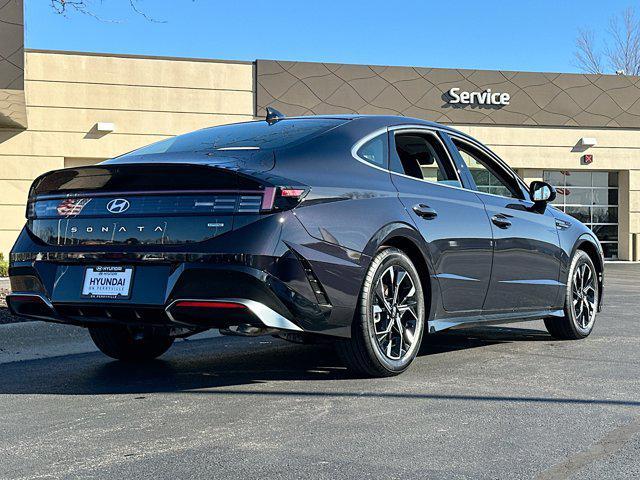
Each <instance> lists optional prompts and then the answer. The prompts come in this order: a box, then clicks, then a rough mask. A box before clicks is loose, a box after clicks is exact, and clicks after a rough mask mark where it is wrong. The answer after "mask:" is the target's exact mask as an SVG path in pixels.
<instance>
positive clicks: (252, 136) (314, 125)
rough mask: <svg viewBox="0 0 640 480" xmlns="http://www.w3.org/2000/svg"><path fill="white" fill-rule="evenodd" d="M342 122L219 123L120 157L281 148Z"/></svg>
mask: <svg viewBox="0 0 640 480" xmlns="http://www.w3.org/2000/svg"><path fill="white" fill-rule="evenodd" d="M345 122H346V120H338V119H331V118H309V119H291V120H287V119H284V120H280V121H278V122H276V123H273V124H271V125H269V124H268V123H267V122H264V121H261V122H246V123H235V124H232V125H221V126H219V127H212V128H205V129H203V130H197V131H195V132H191V133H187V134H185V135H179V136H177V137H173V138H168V139H166V140H162V141H160V142H157V143H153V144H151V145H149V146H146V147H142V148H139V149H138V150H134V151H133V152H130V153H127V154H125V155H122V156H121V157H119V158H126V157H129V156H136V157H137V156H141V155H153V154H159V153H180V152H203V151H204V152H209V151H215V150H234V149H239V150H242V149H247V150H250V149H260V150H265V149H274V148H282V147H285V146H290V145H293V144H296V143H302V142H304V141H307V140H310V139H311V138H313V137H316V136H318V135H320V134H322V133H324V132H326V131H327V130H330V129H331V128H334V127H337V126H339V125H342V124H343V123H345Z"/></svg>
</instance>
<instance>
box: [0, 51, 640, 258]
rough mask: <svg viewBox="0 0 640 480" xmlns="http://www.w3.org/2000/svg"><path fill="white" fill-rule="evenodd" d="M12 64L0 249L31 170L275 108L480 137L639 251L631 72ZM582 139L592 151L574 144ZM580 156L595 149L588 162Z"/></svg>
mask: <svg viewBox="0 0 640 480" xmlns="http://www.w3.org/2000/svg"><path fill="white" fill-rule="evenodd" d="M23 58H24V75H23V81H22V83H21V84H20V85H18V86H17V87H16V88H14V90H15V92H18V94H19V93H20V89H21V88H22V89H23V99H24V105H23V106H22V107H21V109H20V111H19V112H18V114H15V113H7V114H5V115H4V116H3V115H2V104H1V103H0V251H2V252H4V253H5V255H6V254H7V252H8V251H9V249H10V248H11V245H12V243H13V242H14V240H15V238H16V236H17V234H18V232H19V231H20V229H21V228H22V225H23V224H24V221H25V219H24V212H25V202H26V198H27V192H28V188H29V185H30V183H31V181H32V180H33V179H34V178H35V177H36V176H38V175H39V174H41V173H44V172H46V171H48V170H51V169H56V168H62V167H66V166H74V165H84V164H93V163H96V162H99V161H101V160H104V159H107V158H110V157H112V156H115V155H118V154H120V153H124V152H127V151H130V150H132V149H134V148H137V147H140V146H142V145H146V144H148V143H151V142H154V141H157V140H161V139H163V138H167V137H169V136H172V135H177V134H180V133H184V132H187V131H191V130H194V129H197V128H202V127H205V126H210V125H219V124H224V123H231V122H238V121H244V120H251V119H253V118H255V117H256V116H258V117H260V116H262V115H263V113H264V108H265V107H266V106H268V105H273V106H275V107H276V108H278V109H279V110H281V111H283V112H284V113H285V114H288V115H304V114H314V113H315V114H325V113H385V114H388V113H396V114H403V115H408V116H415V117H420V118H426V119H429V120H435V121H440V122H442V123H446V124H449V125H453V126H454V127H457V128H459V129H460V130H462V131H464V132H467V133H469V134H470V135H472V136H474V137H476V138H477V139H479V140H480V141H482V142H484V143H485V144H487V145H488V146H489V147H490V148H491V149H493V150H494V151H495V152H496V153H497V154H499V155H500V156H501V157H502V158H503V159H504V160H506V161H507V162H508V163H509V164H510V165H511V166H513V167H514V168H516V169H517V170H518V172H519V173H520V174H521V175H522V176H523V177H524V178H525V180H527V181H530V180H533V179H542V178H545V179H549V180H551V181H554V182H558V181H561V182H565V184H563V185H558V186H559V187H560V188H561V192H563V193H562V194H563V195H565V196H567V195H569V194H570V193H571V192H573V193H571V194H573V195H574V196H575V195H576V194H577V192H580V195H579V197H580V199H581V200H580V202H579V204H576V205H573V204H570V203H567V204H566V205H567V208H569V209H574V210H576V211H579V212H582V213H581V214H582V215H591V217H590V218H591V221H592V223H594V228H596V227H597V228H601V229H603V230H602V231H606V234H605V236H606V239H607V240H606V241H607V242H610V244H611V248H610V249H609V251H610V252H611V256H612V257H614V258H616V257H617V258H620V259H625V260H637V259H640V245H638V243H639V242H638V241H636V240H635V237H636V235H637V234H639V233H640V135H639V133H640V88H639V87H638V84H640V78H637V77H624V78H619V77H616V76H589V75H570V74H530V73H524V72H495V71H492V72H485V71H469V70H454V69H450V70H448V69H418V68H410V67H402V68H401V67H376V66H357V65H337V64H319V63H318V64H314V63H296V62H274V61H257V62H228V61H217V60H202V59H197V60H196V59H176V58H160V57H140V56H125V55H106V54H89V53H74V52H52V51H37V50H26V51H25V52H24V57H23ZM2 68H3V67H2V65H1V64H0V80H1V79H2V75H1V73H2V72H1V69H2ZM1 87H2V85H0V93H1V92H2V89H1ZM14 87H15V85H14ZM452 87H460V88H461V89H463V90H469V91H485V90H486V89H487V88H491V89H493V91H496V92H497V91H507V92H510V94H511V100H510V104H509V105H452V104H451V103H450V100H451V99H450V97H449V96H448V94H447V92H448V90H449V89H450V88H452ZM566 97H569V98H566ZM0 99H1V97H0ZM574 104H575V106H574ZM636 108H638V110H639V111H638V112H636ZM20 115H21V116H20ZM12 118H13V120H12ZM99 122H108V123H113V125H114V131H113V132H104V131H99V130H98V129H97V128H96V125H97V124H98V123H99ZM582 138H592V139H596V140H597V145H596V146H592V147H588V148H587V147H584V146H582V145H581V143H580V139H582ZM585 155H592V162H591V163H586V162H585ZM561 172H564V173H561ZM593 172H596V173H597V174H598V175H592V173H593ZM583 174H586V175H583ZM559 178H560V179H563V180H558V179H559ZM567 179H569V180H567ZM566 182H568V183H566ZM572 182H575V183H572ZM603 182H604V183H603ZM600 194H602V195H600ZM572 198H573V197H572ZM596 199H597V200H596ZM603 199H604V200H603ZM594 202H595V203H597V208H598V209H599V211H604V210H605V209H609V210H608V212H609V213H607V214H606V215H605V216H606V220H607V221H596V220H594V217H593V215H595V213H594V212H595V211H596V209H595V208H592V209H591V210H593V212H591V210H589V209H590V208H591V207H590V205H593V203H594ZM613 202H615V205H614V204H613ZM565 203H566V202H565ZM562 207H563V208H564V207H565V206H564V205H562ZM614 210H615V212H614ZM589 212H591V213H589ZM598 218H600V219H602V218H605V217H604V216H603V217H598ZM600 224H601V225H600ZM614 231H615V235H614V234H613V233H612V232H614ZM613 244H615V248H614V245H613Z"/></svg>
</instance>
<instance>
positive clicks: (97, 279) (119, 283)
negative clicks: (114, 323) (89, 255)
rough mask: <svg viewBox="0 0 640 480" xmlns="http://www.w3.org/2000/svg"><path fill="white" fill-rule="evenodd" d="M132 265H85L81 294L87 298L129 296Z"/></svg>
mask: <svg viewBox="0 0 640 480" xmlns="http://www.w3.org/2000/svg"><path fill="white" fill-rule="evenodd" d="M132 278H133V267H115V266H98V267H87V269H86V270H85V272H84V283H83V285H82V296H83V297H88V298H114V299H117V298H129V296H130V295H131V280H132Z"/></svg>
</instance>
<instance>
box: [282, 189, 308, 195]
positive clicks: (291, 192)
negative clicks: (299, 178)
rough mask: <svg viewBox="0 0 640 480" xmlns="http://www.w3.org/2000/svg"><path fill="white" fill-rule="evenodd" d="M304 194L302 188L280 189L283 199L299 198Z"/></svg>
mask: <svg viewBox="0 0 640 480" xmlns="http://www.w3.org/2000/svg"><path fill="white" fill-rule="evenodd" d="M303 193H304V190H303V189H301V188H282V189H280V195H282V196H283V197H299V196H300V195H302V194H303Z"/></svg>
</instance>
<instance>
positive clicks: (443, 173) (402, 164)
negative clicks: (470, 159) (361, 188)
mask: <svg viewBox="0 0 640 480" xmlns="http://www.w3.org/2000/svg"><path fill="white" fill-rule="evenodd" d="M394 140H395V152H393V155H392V159H393V161H392V170H394V171H395V172H398V173H402V174H404V175H407V176H409V177H414V178H417V179H419V180H426V181H429V182H437V183H444V184H447V185H451V186H455V187H460V186H461V184H460V181H459V179H458V175H457V174H456V171H455V168H454V166H453V164H452V163H451V160H450V158H449V155H447V152H446V151H445V149H444V146H443V145H442V143H441V142H440V141H439V140H438V139H437V138H436V137H435V136H434V134H431V133H422V132H398V133H396V134H395V137H394Z"/></svg>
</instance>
